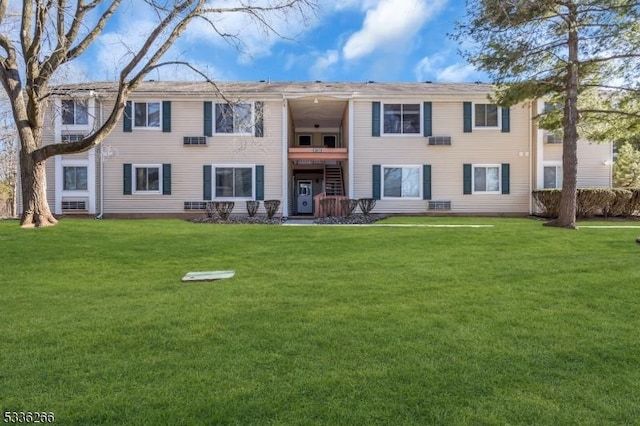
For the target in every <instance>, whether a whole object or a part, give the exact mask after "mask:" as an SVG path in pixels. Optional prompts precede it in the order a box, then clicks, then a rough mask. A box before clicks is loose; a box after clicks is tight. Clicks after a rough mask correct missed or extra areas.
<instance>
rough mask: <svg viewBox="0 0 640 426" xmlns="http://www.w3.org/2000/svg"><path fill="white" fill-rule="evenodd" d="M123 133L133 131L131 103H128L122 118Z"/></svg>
mask: <svg viewBox="0 0 640 426" xmlns="http://www.w3.org/2000/svg"><path fill="white" fill-rule="evenodd" d="M122 131H123V132H130V131H131V101H127V103H126V104H125V105H124V114H123V116H122Z"/></svg>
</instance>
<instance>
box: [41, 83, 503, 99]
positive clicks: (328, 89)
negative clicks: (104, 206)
mask: <svg viewBox="0 0 640 426" xmlns="http://www.w3.org/2000/svg"><path fill="white" fill-rule="evenodd" d="M117 88H118V85H117V82H89V83H79V84H65V85H60V86H57V87H55V88H54V89H53V90H52V92H81V91H94V92H97V93H103V94H105V95H108V94H109V93H115V91H116V90H117ZM492 91H493V86H492V85H491V84H486V83H431V82H423V83H417V82H416V83H377V82H363V83H343V82H321V81H316V82H268V81H259V82H215V84H212V83H208V82H194V81H145V82H142V83H140V84H139V85H138V87H137V88H136V89H135V90H134V93H135V94H146V95H153V94H158V95H159V94H163V95H167V94H174V95H191V96H193V95H194V94H196V95H199V96H207V95H208V96H210V95H217V94H219V93H220V92H222V93H224V94H228V95H230V96H233V95H238V96H242V95H244V96H247V95H251V94H256V93H259V94H261V95H272V96H285V97H299V96H314V95H318V96H354V97H370V96H407V95H411V96H415V95H427V96H429V95H431V96H433V95H462V94H467V95H483V94H489V93H491V92H492Z"/></svg>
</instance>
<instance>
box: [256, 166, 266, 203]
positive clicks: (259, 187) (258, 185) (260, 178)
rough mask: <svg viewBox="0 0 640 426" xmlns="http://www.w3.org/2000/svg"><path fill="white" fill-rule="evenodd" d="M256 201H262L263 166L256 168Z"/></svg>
mask: <svg viewBox="0 0 640 426" xmlns="http://www.w3.org/2000/svg"><path fill="white" fill-rule="evenodd" d="M256 200H258V201H260V200H264V166H256Z"/></svg>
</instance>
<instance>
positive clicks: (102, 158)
mask: <svg viewBox="0 0 640 426" xmlns="http://www.w3.org/2000/svg"><path fill="white" fill-rule="evenodd" d="M103 108H104V105H103V103H102V102H100V114H98V115H99V119H100V123H102V117H103V115H102V114H103V112H104V111H103ZM103 142H104V141H103ZM97 151H98V156H99V157H100V214H99V215H98V216H96V219H102V217H103V214H104V155H103V154H104V152H103V150H102V143H100V149H99V150H97Z"/></svg>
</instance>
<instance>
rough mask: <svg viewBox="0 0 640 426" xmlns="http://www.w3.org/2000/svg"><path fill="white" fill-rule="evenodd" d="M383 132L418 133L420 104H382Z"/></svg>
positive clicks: (398, 133)
mask: <svg viewBox="0 0 640 426" xmlns="http://www.w3.org/2000/svg"><path fill="white" fill-rule="evenodd" d="M383 111H384V120H383V127H382V130H383V133H385V134H397V135H403V134H419V133H420V123H421V122H422V120H421V119H420V104H384V107H383Z"/></svg>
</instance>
